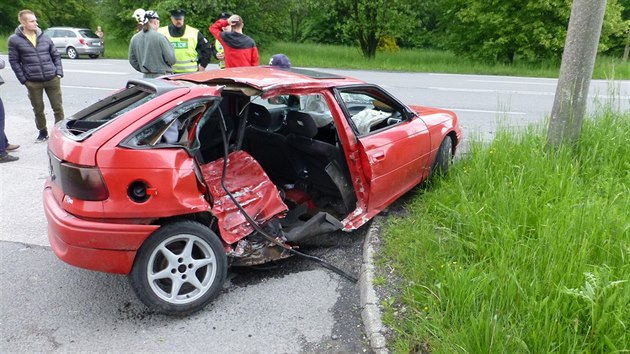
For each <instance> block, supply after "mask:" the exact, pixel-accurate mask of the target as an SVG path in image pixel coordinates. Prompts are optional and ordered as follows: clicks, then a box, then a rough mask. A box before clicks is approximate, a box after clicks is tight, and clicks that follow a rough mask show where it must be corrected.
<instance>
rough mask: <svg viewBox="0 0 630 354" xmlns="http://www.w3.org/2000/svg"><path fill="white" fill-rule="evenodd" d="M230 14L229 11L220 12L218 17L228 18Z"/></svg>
mask: <svg viewBox="0 0 630 354" xmlns="http://www.w3.org/2000/svg"><path fill="white" fill-rule="evenodd" d="M230 16H232V14H230V13H229V12H221V14H220V15H219V19H220V20H221V19H223V20H227V19H228V18H230Z"/></svg>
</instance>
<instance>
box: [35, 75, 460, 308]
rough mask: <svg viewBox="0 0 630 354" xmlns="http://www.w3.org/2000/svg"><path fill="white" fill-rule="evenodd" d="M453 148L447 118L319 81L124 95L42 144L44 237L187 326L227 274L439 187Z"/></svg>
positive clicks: (266, 80) (188, 79) (354, 85)
mask: <svg viewBox="0 0 630 354" xmlns="http://www.w3.org/2000/svg"><path fill="white" fill-rule="evenodd" d="M461 138H462V136H461V131H460V128H459V126H458V121H457V117H456V116H455V114H454V113H452V112H450V111H446V110H442V109H437V108H429V107H423V106H406V105H404V104H403V103H401V102H400V101H399V100H397V99H396V98H395V97H393V96H392V95H390V94H389V93H387V92H386V91H385V90H383V89H382V88H380V87H378V86H376V85H372V84H367V83H364V82H362V81H359V80H356V79H352V78H348V77H343V76H338V75H333V74H327V73H322V72H316V71H310V70H301V69H280V68H272V67H251V68H233V69H224V70H216V71H206V72H200V73H193V74H183V75H175V76H170V77H163V78H159V79H137V80H130V81H129V82H128V84H127V86H126V87H125V88H124V89H122V90H119V91H117V92H116V93H114V94H112V95H110V96H108V97H106V98H104V99H102V100H100V101H98V102H97V103H95V104H93V105H91V106H89V107H87V108H85V109H83V110H82V111H80V112H78V113H76V114H75V115H73V116H72V117H69V118H67V119H65V120H63V121H62V122H60V123H59V124H57V125H56V126H55V128H54V130H52V132H51V138H50V141H49V143H48V155H49V161H50V177H49V178H48V180H47V182H46V185H45V188H44V196H43V199H44V209H45V212H46V217H47V219H48V237H49V240H50V244H51V246H52V249H53V251H54V252H55V254H56V255H57V256H58V257H59V258H60V259H62V260H63V261H65V262H67V263H69V264H71V265H74V266H77V267H81V268H86V269H92V270H96V271H102V272H111V273H120V274H129V278H130V280H131V284H132V287H133V289H134V291H135V292H136V294H137V296H138V297H139V299H140V300H141V301H142V302H143V303H144V304H146V305H147V306H148V307H150V308H152V309H154V310H156V311H158V312H162V313H167V314H184V313H189V312H192V311H196V310H199V309H200V308H202V307H203V306H204V305H206V304H207V303H209V302H210V301H211V300H212V299H213V298H214V297H215V296H216V295H217V294H218V293H219V291H220V290H221V288H222V283H223V281H224V279H225V277H226V273H227V269H228V267H229V266H230V265H255V264H261V263H265V262H268V261H273V260H277V259H282V258H285V257H288V256H290V255H292V253H293V252H292V251H293V248H294V247H296V246H299V245H300V243H301V242H303V241H304V240H306V239H308V238H309V237H313V236H315V235H321V234H323V233H329V232H333V231H336V230H343V231H351V230H354V229H356V228H358V227H360V226H361V225H363V224H365V223H366V222H367V221H368V220H370V218H372V217H373V216H374V215H376V214H378V213H379V212H380V211H382V210H383V209H384V208H385V207H387V206H388V205H389V204H391V203H392V202H393V201H395V200H396V199H397V198H398V197H400V196H401V195H403V194H404V193H405V192H407V191H409V190H410V189H411V188H413V187H414V186H416V185H417V184H419V183H421V182H422V181H424V180H426V179H427V178H429V177H430V176H431V175H432V174H433V173H435V172H446V170H447V169H448V166H449V163H450V161H451V159H452V157H453V154H454V153H455V149H456V147H457V145H458V144H459V143H460V141H461Z"/></svg>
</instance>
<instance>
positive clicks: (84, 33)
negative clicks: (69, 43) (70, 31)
mask: <svg viewBox="0 0 630 354" xmlns="http://www.w3.org/2000/svg"><path fill="white" fill-rule="evenodd" d="M79 33H80V34H81V35H82V36H83V37H85V38H100V37H99V36H97V35H96V33H94V31H92V30H79Z"/></svg>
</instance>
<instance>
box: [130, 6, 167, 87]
mask: <svg viewBox="0 0 630 354" xmlns="http://www.w3.org/2000/svg"><path fill="white" fill-rule="evenodd" d="M159 27H160V16H158V14H157V12H155V11H153V10H149V11H147V12H146V13H145V14H144V20H143V27H142V31H140V32H138V33H136V34H134V36H133V37H131V43H130V44H129V64H131V66H132V67H133V68H134V69H136V70H137V71H139V72H141V73H143V74H144V77H149V78H151V77H158V76H162V75H166V74H172V73H173V64H175V61H176V59H175V52H174V51H173V47H172V46H171V44H170V43H169V41H168V39H166V37H164V36H163V35H162V34H160V33H158V32H157V29H158V28H159Z"/></svg>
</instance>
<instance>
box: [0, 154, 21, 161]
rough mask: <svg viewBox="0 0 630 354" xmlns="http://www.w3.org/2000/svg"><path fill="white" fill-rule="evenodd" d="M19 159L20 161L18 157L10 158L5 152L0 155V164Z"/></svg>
mask: <svg viewBox="0 0 630 354" xmlns="http://www.w3.org/2000/svg"><path fill="white" fill-rule="evenodd" d="M19 159H20V158H19V157H17V156H11V155H9V154H7V153H6V152H5V153H4V155H0V163H3V162H11V161H17V160H19Z"/></svg>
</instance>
